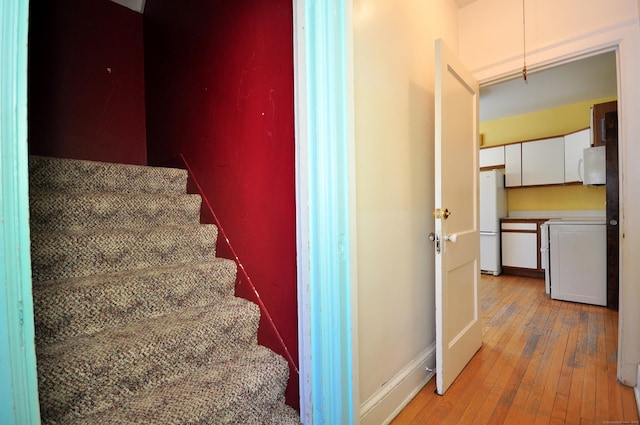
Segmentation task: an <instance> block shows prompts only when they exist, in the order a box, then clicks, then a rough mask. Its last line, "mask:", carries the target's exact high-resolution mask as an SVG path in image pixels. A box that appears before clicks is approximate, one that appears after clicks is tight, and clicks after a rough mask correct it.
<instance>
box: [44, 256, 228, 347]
mask: <svg viewBox="0 0 640 425" xmlns="http://www.w3.org/2000/svg"><path fill="white" fill-rule="evenodd" d="M235 279H236V264H235V262H233V261H231V260H225V259H216V260H214V261H209V262H199V263H193V264H187V265H184V266H180V267H163V268H159V269H154V270H150V271H148V272H146V273H144V274H139V273H119V274H112V275H102V276H96V277H88V278H77V279H71V280H68V281H64V282H45V283H44V284H36V285H34V288H33V292H34V312H35V323H36V329H37V333H36V337H37V340H36V343H37V344H38V346H42V345H43V344H48V343H53V342H56V341H58V342H60V341H62V340H64V339H68V338H70V337H75V336H82V335H89V334H92V333H96V332H100V331H103V330H105V329H109V328H114V327H117V326H124V325H127V324H129V323H133V322H135V321H138V320H143V319H145V318H149V317H158V316H160V315H162V314H170V313H172V312H176V311H180V310H182V309H185V308H191V307H200V306H203V305H207V304H210V305H212V306H215V305H216V304H217V303H219V302H220V301H221V300H223V299H225V298H226V297H231V296H233V293H234V287H235Z"/></svg>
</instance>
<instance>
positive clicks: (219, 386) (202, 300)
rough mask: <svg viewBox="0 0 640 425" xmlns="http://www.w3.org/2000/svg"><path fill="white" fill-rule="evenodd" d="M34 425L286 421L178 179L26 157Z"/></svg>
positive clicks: (254, 323) (207, 234)
mask: <svg viewBox="0 0 640 425" xmlns="http://www.w3.org/2000/svg"><path fill="white" fill-rule="evenodd" d="M29 173H30V211H31V252H32V273H33V296H34V309H35V322H36V353H37V362H38V386H39V394H40V410H41V414H42V423H44V424H65V425H66V424H187V423H188V424H243V425H245V424H299V423H300V421H299V417H298V414H297V412H296V411H295V410H293V409H292V408H290V407H289V406H287V405H285V404H284V391H285V387H286V384H287V380H288V376H289V367H288V365H287V362H286V361H285V360H284V359H283V358H282V357H280V356H278V355H277V354H275V353H273V352H272V351H270V350H269V349H267V348H265V347H262V346H260V345H258V344H257V336H256V335H257V328H258V321H259V319H260V311H259V309H258V307H257V306H256V305H254V304H252V303H250V302H249V301H247V300H244V299H241V298H236V297H235V296H234V284H235V276H236V264H235V262H233V261H231V260H227V259H223V258H219V257H216V251H215V247H216V238H217V233H218V232H217V228H216V227H215V226H214V225H203V224H200V222H199V216H200V202H201V200H200V197H199V196H197V195H187V194H186V182H187V174H186V171H184V170H176V169H166V168H153V167H142V166H135V165H121V164H108V163H98V162H91V161H78V160H66V159H54V158H47V157H37V156H32V157H30V163H29Z"/></svg>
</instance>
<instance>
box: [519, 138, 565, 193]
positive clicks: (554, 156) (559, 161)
mask: <svg viewBox="0 0 640 425" xmlns="http://www.w3.org/2000/svg"><path fill="white" fill-rule="evenodd" d="M558 183H564V137H553V138H550V139H543V140H535V141H531V142H523V143H522V185H523V186H538V185H545V184H558Z"/></svg>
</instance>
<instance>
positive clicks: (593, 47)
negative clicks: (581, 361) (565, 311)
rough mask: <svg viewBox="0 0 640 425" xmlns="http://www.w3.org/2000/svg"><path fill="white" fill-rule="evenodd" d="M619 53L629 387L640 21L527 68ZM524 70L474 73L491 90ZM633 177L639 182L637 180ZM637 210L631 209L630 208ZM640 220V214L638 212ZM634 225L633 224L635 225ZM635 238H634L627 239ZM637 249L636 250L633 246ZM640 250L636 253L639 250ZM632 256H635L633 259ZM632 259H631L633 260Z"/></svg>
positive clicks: (637, 342) (635, 332) (637, 312)
mask: <svg viewBox="0 0 640 425" xmlns="http://www.w3.org/2000/svg"><path fill="white" fill-rule="evenodd" d="M612 50H615V51H616V52H617V61H618V63H617V72H618V116H619V117H620V118H619V121H618V122H619V127H620V128H619V149H620V156H619V170H620V220H619V223H620V233H621V238H620V311H619V323H618V326H619V342H618V379H619V380H620V381H621V382H622V383H624V384H626V385H629V386H634V385H636V384H638V383H637V379H638V378H637V373H638V364H640V325H639V324H640V309H638V308H637V300H638V299H640V287H639V285H637V279H638V271H637V270H638V269H637V266H636V265H634V257H633V253H634V252H637V251H636V249H637V247H638V245H639V243H638V242H636V240H637V239H638V234H637V233H635V232H630V231H631V230H632V229H638V227H639V224H638V222H637V220H638V219H636V218H635V216H634V214H630V213H629V211H632V210H633V211H638V209H640V201H639V200H638V197H637V196H631V195H632V193H637V187H634V186H631V184H627V182H629V181H630V180H634V179H635V180H636V181H637V180H638V176H637V173H638V172H637V171H634V170H633V167H634V165H635V167H636V168H637V162H638V158H640V155H639V153H640V152H639V151H640V149H639V148H638V145H639V143H638V142H637V141H638V139H639V138H640V121H638V119H637V116H638V114H640V82H639V81H638V77H637V76H638V75H640V58H638V52H639V51H640V25H639V21H638V19H637V18H635V19H633V20H630V21H628V22H626V23H623V24H620V25H616V26H613V27H611V28H608V29H604V30H603V29H599V30H598V31H593V32H592V33H589V34H586V35H582V36H579V37H576V38H573V39H569V40H566V41H564V42H561V43H557V44H554V45H551V46H549V47H546V48H541V49H538V50H536V51H534V52H532V53H528V54H527V68H528V69H529V70H535V69H540V68H546V67H550V66H553V65H556V64H560V63H563V62H568V61H572V60H575V59H578V58H581V57H586V56H590V55H595V54H598V53H602V52H605V51H612ZM521 69H522V56H520V57H515V58H512V59H510V60H508V61H505V62H501V63H498V64H495V65H490V66H486V67H483V68H482V69H478V70H475V71H472V73H473V75H474V76H475V77H476V79H477V80H478V82H479V83H480V85H481V86H482V85H488V84H491V83H494V82H497V81H500V80H504V79H507V78H511V77H513V76H515V75H518V74H519V73H520V72H521ZM631 174H633V175H634V176H635V178H634V177H633V176H632V175H631ZM630 203H632V204H633V205H632V206H630V205H629V204H630ZM636 215H637V213H636ZM631 221H633V223H630V222H631ZM626 232H630V233H629V237H630V239H626V238H625V237H623V235H624V234H625V233H626ZM636 232H637V230H636ZM631 244H633V245H631ZM634 247H635V248H636V249H634ZM627 253H629V254H627ZM627 257H628V258H629V260H627Z"/></svg>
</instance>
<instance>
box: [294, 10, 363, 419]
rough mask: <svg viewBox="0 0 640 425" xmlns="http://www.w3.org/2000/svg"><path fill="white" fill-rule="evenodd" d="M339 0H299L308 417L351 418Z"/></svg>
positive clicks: (344, 80) (343, 58)
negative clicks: (303, 105)
mask: <svg viewBox="0 0 640 425" xmlns="http://www.w3.org/2000/svg"><path fill="white" fill-rule="evenodd" d="M346 12H347V10H346V3H345V0H307V1H305V27H306V29H305V31H306V39H305V48H306V63H305V68H306V77H305V80H306V111H307V116H306V118H307V133H306V136H307V149H308V164H307V165H308V190H309V205H308V208H309V269H310V276H309V296H310V333H311V335H310V339H311V341H310V343H311V347H310V348H311V381H312V382H311V402H312V410H313V412H312V417H313V424H315V425H321V424H353V423H354V408H353V406H354V402H353V394H354V388H353V385H354V382H353V377H354V374H353V347H352V334H351V332H352V316H351V314H352V311H351V281H350V261H351V259H350V243H351V242H350V240H349V239H350V238H349V234H350V231H349V204H350V202H349V156H348V153H349V149H348V146H349V131H348V125H349V119H348V118H349V106H348V105H349V104H348V96H347V90H348V89H347V70H348V66H347V65H348V64H347V54H346V43H347V34H346V29H347V21H346V16H347V15H346Z"/></svg>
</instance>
